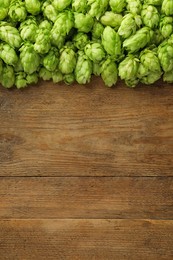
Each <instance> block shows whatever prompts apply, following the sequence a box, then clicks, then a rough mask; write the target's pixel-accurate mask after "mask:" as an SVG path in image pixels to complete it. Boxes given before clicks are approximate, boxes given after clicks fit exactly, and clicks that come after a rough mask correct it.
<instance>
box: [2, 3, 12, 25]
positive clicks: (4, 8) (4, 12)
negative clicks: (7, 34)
mask: <svg viewBox="0 0 173 260" xmlns="http://www.w3.org/2000/svg"><path fill="white" fill-rule="evenodd" d="M9 6H10V0H0V21H3V20H4V19H5V18H6V17H7V15H8V9H9Z"/></svg>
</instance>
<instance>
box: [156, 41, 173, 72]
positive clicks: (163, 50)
mask: <svg viewBox="0 0 173 260" xmlns="http://www.w3.org/2000/svg"><path fill="white" fill-rule="evenodd" d="M158 57H159V60H160V64H161V66H162V69H163V70H164V72H169V71H172V70H173V44H172V43H169V42H168V40H166V41H164V42H163V43H161V44H160V45H159V47H158Z"/></svg>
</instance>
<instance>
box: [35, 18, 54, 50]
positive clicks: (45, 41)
mask: <svg viewBox="0 0 173 260" xmlns="http://www.w3.org/2000/svg"><path fill="white" fill-rule="evenodd" d="M50 27H51V25H50V23H49V22H48V21H43V22H42V23H41V24H40V26H39V29H38V31H37V35H36V42H35V44H34V50H35V51H36V52H37V53H40V54H45V53H48V51H49V50H50V48H51V38H50Z"/></svg>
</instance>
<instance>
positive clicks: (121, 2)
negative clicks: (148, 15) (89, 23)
mask: <svg viewBox="0 0 173 260" xmlns="http://www.w3.org/2000/svg"><path fill="white" fill-rule="evenodd" d="M109 5H110V7H111V10H112V11H113V12H115V13H117V14H119V13H122V12H123V11H124V8H125V7H126V0H110V1H109Z"/></svg>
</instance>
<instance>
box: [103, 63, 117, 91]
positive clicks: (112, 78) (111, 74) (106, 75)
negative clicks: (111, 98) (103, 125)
mask: <svg viewBox="0 0 173 260" xmlns="http://www.w3.org/2000/svg"><path fill="white" fill-rule="evenodd" d="M100 72H101V77H102V80H103V81H104V83H105V85H106V86H107V87H112V86H113V85H115V84H116V83H117V80H118V69H117V65H116V63H115V62H114V61H112V60H111V59H110V58H107V59H106V60H105V61H104V62H102V64H101V69H100Z"/></svg>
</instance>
